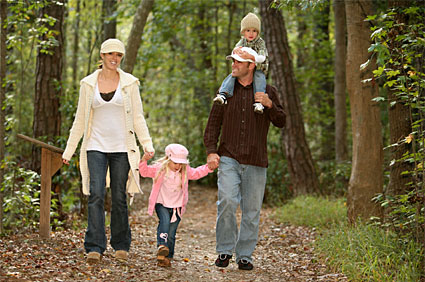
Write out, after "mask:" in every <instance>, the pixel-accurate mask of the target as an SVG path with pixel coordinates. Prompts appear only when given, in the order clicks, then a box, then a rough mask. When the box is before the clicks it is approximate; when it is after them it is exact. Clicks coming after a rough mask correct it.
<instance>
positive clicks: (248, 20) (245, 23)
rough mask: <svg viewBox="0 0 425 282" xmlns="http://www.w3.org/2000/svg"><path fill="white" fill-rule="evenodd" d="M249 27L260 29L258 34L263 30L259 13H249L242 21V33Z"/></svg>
mask: <svg viewBox="0 0 425 282" xmlns="http://www.w3.org/2000/svg"><path fill="white" fill-rule="evenodd" d="M247 28H255V29H256V30H257V31H258V36H259V35H260V32H261V21H260V19H259V18H258V17H257V15H255V14H253V13H248V15H246V16H245V17H244V18H243V19H242V21H241V34H242V33H243V31H244V30H245V29H247Z"/></svg>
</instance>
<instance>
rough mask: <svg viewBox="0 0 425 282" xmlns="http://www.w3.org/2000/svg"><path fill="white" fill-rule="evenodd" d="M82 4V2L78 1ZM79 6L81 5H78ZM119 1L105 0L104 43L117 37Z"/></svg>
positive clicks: (103, 10)
mask: <svg viewBox="0 0 425 282" xmlns="http://www.w3.org/2000/svg"><path fill="white" fill-rule="evenodd" d="M78 2H80V1H78ZM78 5H79V3H78ZM116 14H117V0H103V2H102V23H103V40H102V42H103V41H105V40H106V39H109V38H115V37H116V36H117V15H116Z"/></svg>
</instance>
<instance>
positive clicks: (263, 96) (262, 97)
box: [254, 92, 273, 108]
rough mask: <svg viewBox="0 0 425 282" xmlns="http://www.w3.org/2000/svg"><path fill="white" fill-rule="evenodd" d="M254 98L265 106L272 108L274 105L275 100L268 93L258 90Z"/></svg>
mask: <svg viewBox="0 0 425 282" xmlns="http://www.w3.org/2000/svg"><path fill="white" fill-rule="evenodd" d="M254 99H255V102H259V103H261V104H262V105H263V106H264V107H267V108H271V107H272V106H273V102H272V100H271V99H270V98H269V95H267V93H264V92H257V93H255V96H254Z"/></svg>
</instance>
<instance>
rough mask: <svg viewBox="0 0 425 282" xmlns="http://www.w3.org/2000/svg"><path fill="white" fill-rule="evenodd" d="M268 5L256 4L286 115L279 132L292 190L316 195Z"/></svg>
mask: <svg viewBox="0 0 425 282" xmlns="http://www.w3.org/2000/svg"><path fill="white" fill-rule="evenodd" d="M271 2H272V1H271V0H265V1H263V0H260V13H261V18H262V24H263V26H264V29H263V30H264V35H265V40H266V44H267V49H268V52H269V56H270V58H269V59H270V70H271V74H272V79H273V82H274V83H275V85H276V86H277V89H278V92H279V99H280V101H281V103H282V105H283V107H284V110H285V112H286V126H285V128H283V129H282V131H281V132H282V138H283V144H284V146H285V154H286V158H287V161H288V169H289V172H290V176H291V183H292V190H293V192H294V194H295V195H300V194H307V193H313V192H318V191H319V182H318V178H317V175H316V171H315V168H314V164H313V158H312V156H311V152H310V148H309V147H308V144H307V141H306V138H305V129H304V122H303V118H302V110H301V104H300V98H299V96H298V94H297V91H296V84H295V76H294V72H293V65H292V59H291V58H292V56H291V54H290V49H289V44H288V38H287V32H286V27H285V21H284V19H283V16H282V14H281V12H280V11H279V10H277V9H273V8H270V4H271Z"/></svg>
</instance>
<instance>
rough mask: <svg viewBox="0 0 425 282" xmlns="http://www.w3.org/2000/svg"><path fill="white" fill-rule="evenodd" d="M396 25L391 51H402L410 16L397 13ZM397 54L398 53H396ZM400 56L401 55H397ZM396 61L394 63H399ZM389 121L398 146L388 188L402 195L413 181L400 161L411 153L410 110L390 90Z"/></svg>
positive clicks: (397, 0)
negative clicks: (406, 25)
mask: <svg viewBox="0 0 425 282" xmlns="http://www.w3.org/2000/svg"><path fill="white" fill-rule="evenodd" d="M408 5H409V3H407V2H406V1H402V0H391V1H389V6H390V7H392V8H395V7H406V6H408ZM395 20H396V22H395V24H394V25H393V28H392V32H390V33H389V34H388V35H389V36H390V38H389V43H390V46H388V47H389V49H391V50H400V47H401V45H402V44H403V43H402V42H401V41H399V40H397V36H398V35H399V34H401V33H403V29H404V28H405V24H407V21H408V16H407V15H406V14H401V13H397V14H396V16H395ZM396 53H397V52H396ZM395 55H396V56H398V55H399V54H395ZM398 61H399V60H398V59H395V60H394V62H398ZM390 67H391V68H392V69H400V72H401V73H402V72H404V71H405V70H403V66H400V65H391V66H390ZM388 119H389V123H390V144H397V146H391V160H396V161H395V162H394V163H393V164H392V165H391V166H390V181H389V183H388V187H387V193H388V194H389V195H393V196H394V195H400V194H403V193H405V191H406V190H407V189H408V187H407V186H406V185H407V183H409V182H410V181H412V179H411V177H409V174H405V175H403V174H402V173H403V172H405V171H408V170H411V165H410V164H409V163H408V162H406V161H400V160H401V159H402V158H403V155H404V153H406V152H408V151H409V148H408V146H409V144H407V143H406V142H404V139H405V137H406V136H408V135H409V134H410V132H412V127H411V124H410V108H409V106H407V105H405V103H404V102H403V101H402V99H400V97H398V96H397V95H396V93H395V91H394V90H391V89H390V90H388Z"/></svg>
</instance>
